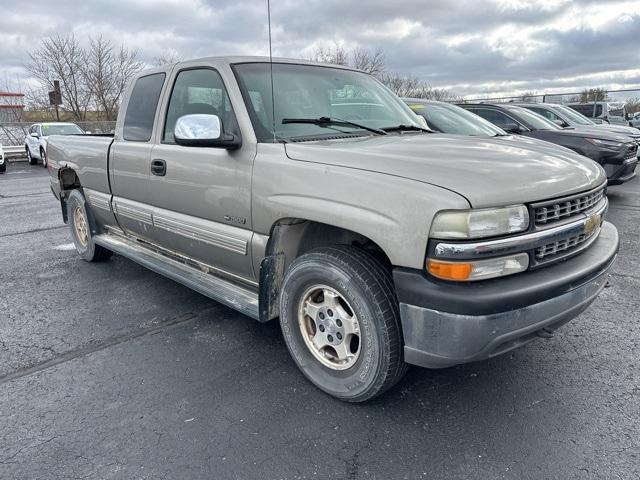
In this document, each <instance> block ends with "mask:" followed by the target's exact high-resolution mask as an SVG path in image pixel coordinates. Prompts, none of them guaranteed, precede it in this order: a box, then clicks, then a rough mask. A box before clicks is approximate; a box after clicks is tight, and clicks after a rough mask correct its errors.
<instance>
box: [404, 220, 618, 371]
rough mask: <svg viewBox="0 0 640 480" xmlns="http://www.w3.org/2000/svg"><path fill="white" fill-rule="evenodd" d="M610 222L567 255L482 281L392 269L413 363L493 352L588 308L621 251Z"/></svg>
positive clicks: (441, 362) (439, 363)
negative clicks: (453, 280) (452, 279)
mask: <svg viewBox="0 0 640 480" xmlns="http://www.w3.org/2000/svg"><path fill="white" fill-rule="evenodd" d="M618 244H619V240H618V232H617V230H616V228H615V227H614V226H613V225H612V224H610V223H608V222H604V223H603V226H602V230H601V231H600V235H599V236H598V239H597V240H596V241H594V242H593V244H592V245H591V246H590V247H589V248H588V249H587V250H585V251H584V252H582V253H580V254H579V255H577V256H575V257H573V258H570V259H568V260H566V261H563V262H560V263H558V264H555V265H551V266H548V267H545V268H541V269H539V270H535V271H529V272H524V273H521V274H518V275H514V276H513V277H505V278H499V279H494V280H487V281H484V282H476V283H473V284H472V283H464V284H460V283H451V282H442V281H438V280H434V279H431V278H428V277H427V276H426V275H425V274H424V273H422V272H420V271H417V270H409V269H396V270H394V272H393V276H394V282H395V286H396V291H397V294H398V300H399V302H400V315H401V320H402V329H403V335H404V344H405V345H404V357H405V361H406V362H407V363H411V364H414V365H419V366H422V367H428V368H443V367H449V366H452V365H457V364H461V363H467V362H473V361H477V360H483V359H486V358H489V357H493V356H496V355H499V354H502V353H505V352H507V351H509V350H512V349H514V348H517V347H519V346H521V345H524V344H525V343H527V342H529V341H531V340H533V339H535V338H537V337H539V336H549V334H550V332H551V331H553V330H554V329H556V328H558V327H559V326H560V325H562V324H564V323H566V322H568V321H569V320H571V319H573V318H574V317H576V316H577V315H579V314H580V313H581V312H582V311H584V310H585V309H586V308H587V307H588V306H589V305H590V304H591V302H593V301H594V300H595V298H596V297H597V295H598V293H600V291H601V290H602V289H603V288H604V285H605V283H606V280H607V277H608V274H609V271H610V270H611V268H612V266H613V263H614V260H615V257H616V254H617V251H618Z"/></svg>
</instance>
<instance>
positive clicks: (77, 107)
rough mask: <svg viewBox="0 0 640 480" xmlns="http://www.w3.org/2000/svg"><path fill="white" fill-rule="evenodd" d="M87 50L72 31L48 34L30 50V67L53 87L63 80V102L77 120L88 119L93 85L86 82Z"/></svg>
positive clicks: (36, 76)
mask: <svg viewBox="0 0 640 480" xmlns="http://www.w3.org/2000/svg"><path fill="white" fill-rule="evenodd" d="M86 65H87V52H86V51H85V50H84V49H83V48H82V47H81V46H80V43H79V42H78V41H77V40H76V38H75V36H74V35H73V34H68V35H56V36H53V37H50V38H46V39H44V40H43V41H42V44H41V45H40V47H38V48H37V49H35V50H33V51H31V52H29V63H28V64H27V70H28V71H29V72H30V73H31V75H33V76H34V77H35V78H37V79H38V80H40V82H41V83H42V84H43V85H46V86H47V87H48V88H49V89H50V90H52V89H53V81H54V80H59V81H60V90H61V93H62V102H63V104H64V106H65V109H66V110H67V111H69V112H70V113H71V115H72V117H73V118H74V119H75V120H85V119H86V117H87V110H88V108H89V105H90V104H91V98H92V93H93V92H92V88H91V87H90V86H89V85H88V84H87V82H86V72H85V68H86Z"/></svg>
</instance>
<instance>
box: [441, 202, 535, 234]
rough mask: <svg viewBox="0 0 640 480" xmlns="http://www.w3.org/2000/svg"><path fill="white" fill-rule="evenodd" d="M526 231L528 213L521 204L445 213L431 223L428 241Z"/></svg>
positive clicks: (445, 211)
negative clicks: (429, 239) (431, 239)
mask: <svg viewBox="0 0 640 480" xmlns="http://www.w3.org/2000/svg"><path fill="white" fill-rule="evenodd" d="M527 228H529V211H528V210H527V207H525V206H524V205H513V206H511V207H503V208H483V209H474V210H444V211H442V212H439V213H438V214H436V216H435V218H434V219H433V223H432V224H431V233H430V236H431V238H441V239H446V238H448V239H462V240H464V239H471V238H484V237H497V236H499V235H507V234H509V233H517V232H523V231H525V230H526V229H527Z"/></svg>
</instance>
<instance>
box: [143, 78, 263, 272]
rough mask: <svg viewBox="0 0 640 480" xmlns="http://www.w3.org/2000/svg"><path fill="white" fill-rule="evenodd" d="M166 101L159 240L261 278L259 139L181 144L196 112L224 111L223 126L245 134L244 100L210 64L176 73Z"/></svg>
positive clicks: (217, 266)
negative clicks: (254, 248) (256, 207)
mask: <svg viewBox="0 0 640 480" xmlns="http://www.w3.org/2000/svg"><path fill="white" fill-rule="evenodd" d="M231 80H233V79H231ZM236 88H237V87H236ZM238 97H239V95H238ZM238 97H236V98H238ZM164 104H165V105H164V106H163V109H162V112H161V117H160V120H159V124H160V125H161V126H162V128H161V129H159V131H158V133H157V144H156V146H155V147H154V149H153V153H152V163H153V164H154V165H155V167H154V171H153V172H152V175H151V177H150V182H149V183H150V188H151V201H152V203H153V205H154V210H153V219H154V240H155V241H156V243H158V244H159V245H161V246H163V247H165V248H169V249H171V250H172V251H175V252H177V253H180V254H183V255H186V256H188V257H189V258H191V259H193V260H196V261H198V262H201V263H204V264H206V265H207V266H211V267H213V269H214V270H218V273H227V274H230V275H232V276H239V277H241V278H243V279H248V280H253V279H254V278H255V277H254V273H253V267H252V260H251V252H250V245H251V238H252V231H251V171H252V165H253V159H254V157H255V153H256V145H255V143H249V142H247V141H243V144H242V146H241V147H240V148H239V149H235V150H227V149H225V148H212V147H186V146H180V145H177V144H176V143H175V140H174V136H173V132H174V127H175V124H176V121H177V120H178V118H180V117H182V116H183V115H190V114H208V115H217V116H218V117H219V118H220V121H221V124H222V129H223V131H225V132H232V133H234V134H236V135H240V128H239V126H238V122H237V119H236V114H235V111H236V110H237V109H238V108H242V107H243V106H242V104H240V105H235V106H234V105H232V102H231V101H230V97H229V94H228V89H227V87H226V86H225V84H224V82H223V79H222V77H221V75H220V73H219V72H218V70H216V69H213V68H209V67H202V66H195V67H190V68H184V69H182V70H179V71H177V72H175V73H174V74H173V79H172V86H171V89H170V94H169V95H167V98H166V99H165V101H164Z"/></svg>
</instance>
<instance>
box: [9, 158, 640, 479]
mask: <svg viewBox="0 0 640 480" xmlns="http://www.w3.org/2000/svg"><path fill="white" fill-rule="evenodd" d="M609 198H610V201H611V208H610V211H609V214H608V219H609V220H610V221H612V222H613V223H614V224H615V225H616V226H617V227H618V229H619V231H620V234H621V239H622V246H621V252H620V256H619V259H618V262H617V265H616V268H615V273H614V274H613V275H612V277H611V279H610V282H609V285H608V288H606V289H605V290H604V291H603V293H602V294H601V296H600V297H599V299H598V300H597V301H596V303H595V304H594V305H593V306H592V307H591V308H590V309H589V310H588V311H587V312H585V313H584V314H582V315H581V316H580V317H579V318H578V319H576V320H575V321H573V322H572V323H570V324H568V325H567V326H565V327H564V328H563V330H562V331H561V333H559V334H558V335H557V336H556V337H554V338H553V339H550V340H540V341H537V342H535V343H533V344H530V345H528V346H526V347H525V348H522V349H520V350H517V351H515V352H513V353H511V354H509V355H505V356H502V357H498V358H495V359H492V360H490V361H487V362H483V363H478V364H471V365H465V366H460V367H455V368H450V369H446V370H439V371H429V370H423V369H418V368H414V369H412V370H411V371H410V372H409V374H408V375H407V376H406V378H405V379H404V380H403V381H402V382H401V383H400V384H399V385H398V386H397V387H396V388H395V389H394V390H392V391H391V392H389V393H387V394H385V395H384V396H382V397H381V398H379V399H376V400H374V401H372V402H369V403H367V404H364V405H350V404H344V403H341V402H339V401H337V400H334V399H332V398H330V397H328V396H327V395H324V394H323V393H321V392H320V391H318V390H316V389H315V388H314V387H313V386H311V385H310V384H309V383H308V382H307V381H306V380H305V379H304V378H303V377H302V375H301V374H300V373H299V372H298V370H297V369H296V367H295V366H294V365H293V363H292V361H291V360H290V359H289V356H288V354H287V351H286V347H285V345H284V342H283V340H282V338H281V335H280V331H279V327H278V324H277V323H275V322H272V323H270V324H259V323H257V322H255V321H254V320H251V319H249V318H248V317H244V316H242V315H240V314H238V313H235V312H234V311H232V310H230V309H228V308H226V307H224V306H222V305H219V304H216V303H214V302H212V301H210V300H208V299H207V298H205V297H203V296H201V295H199V294H197V293H194V292H192V291H190V290H188V289H187V288H185V287H182V286H180V285H178V284H176V283H174V282H172V281H170V280H167V279H165V278H163V277H161V276H159V275H157V274H155V273H152V272H150V271H147V270H145V269H143V268H142V267H140V266H138V265H136V264H135V263H133V262H131V261H129V260H126V259H124V258H122V257H118V256H114V257H113V258H112V259H111V260H110V261H109V262H106V263H102V264H88V263H85V262H83V261H82V260H80V258H79V257H78V256H77V255H76V253H75V251H74V250H73V246H72V244H71V238H70V234H69V232H68V229H67V228H66V226H65V225H64V224H63V223H62V219H61V216H60V212H59V205H58V204H57V203H56V201H55V199H54V198H53V196H52V195H51V193H50V191H49V186H48V178H47V173H46V170H45V169H43V168H42V167H41V166H38V167H35V166H33V167H30V166H28V165H26V164H24V163H19V164H17V163H16V164H11V165H10V167H9V171H8V173H7V174H5V175H0V318H1V320H0V478H2V479H52V478H92V479H93V478H100V479H102V478H109V479H110V478H123V479H133V478H136V479H146V478H149V479H151V478H154V479H155V478H166V479H205V478H207V479H213V478H215V479H227V478H230V479H231V478H237V479H254V478H256V479H258V478H261V479H306V478H317V479H369V478H372V479H403V478H406V479H418V478H425V479H445V478H446V479H501V478H507V479H542V478H544V479H596V478H597V479H605V478H606V479H634V478H639V477H640V438H639V435H638V432H640V295H639V292H640V241H639V239H640V179H635V180H634V181H632V182H630V183H628V184H626V185H623V186H621V187H612V188H611V189H610V191H609Z"/></svg>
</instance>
